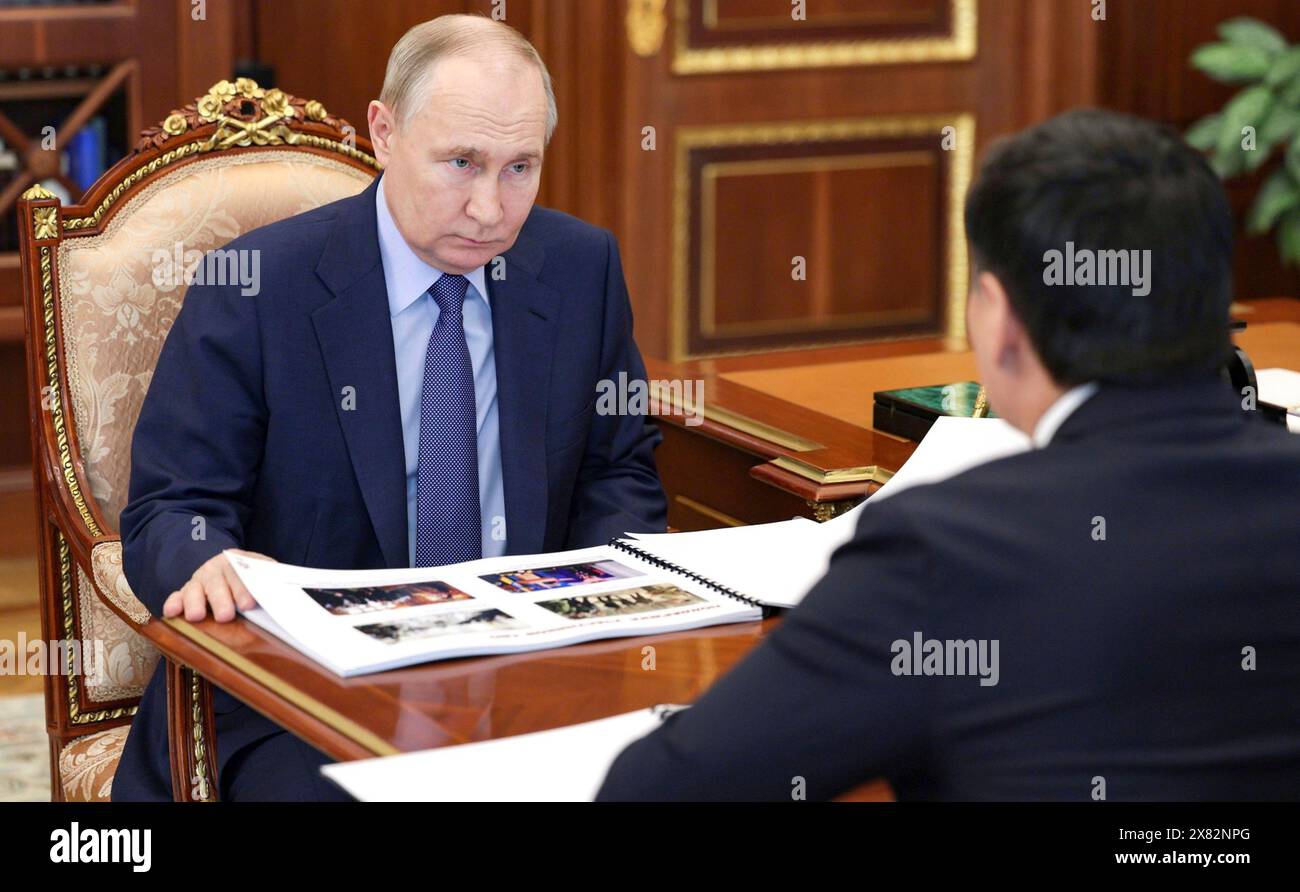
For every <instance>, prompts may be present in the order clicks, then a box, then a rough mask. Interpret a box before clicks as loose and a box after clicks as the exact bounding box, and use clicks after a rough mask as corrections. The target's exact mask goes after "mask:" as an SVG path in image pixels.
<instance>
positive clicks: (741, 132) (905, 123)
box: [669, 112, 975, 361]
mask: <svg viewBox="0 0 1300 892" xmlns="http://www.w3.org/2000/svg"><path fill="white" fill-rule="evenodd" d="M947 128H951V130H947ZM917 136H933V137H934V139H935V141H936V146H937V147H938V146H943V147H944V149H945V150H944V151H943V156H944V157H947V159H948V170H947V177H946V185H947V189H946V194H945V195H944V208H943V217H944V224H945V225H944V228H945V233H946V238H945V243H944V245H943V251H944V263H945V275H944V277H943V284H942V287H943V295H944V303H945V307H946V309H945V313H944V316H945V334H946V335H947V336H950V337H955V338H963V337H965V335H966V294H967V290H968V288H969V281H968V279H969V264H968V259H967V256H966V231H965V222H964V217H963V209H964V205H965V199H966V191H967V189H968V188H969V187H970V181H971V177H972V176H973V174H974V163H975V117H974V115H972V114H970V113H966V112H961V113H955V114H918V115H891V116H880V117H866V118H841V119H832V120H813V121H784V122H763V123H753V124H729V125H721V126H701V127H692V126H686V127H679V128H678V129H677V132H676V160H675V165H676V166H675V171H674V176H673V180H674V183H673V288H672V295H671V308H670V319H671V332H670V345H669V351H670V356H669V358H670V359H672V360H674V361H680V360H683V359H688V358H691V357H693V356H718V355H724V354H735V353H745V352H752V351H749V350H726V349H723V350H704V351H699V352H692V350H691V348H690V329H691V323H692V319H691V309H692V301H691V300H690V294H691V287H692V283H691V281H690V254H691V241H690V239H691V230H692V223H693V221H692V218H691V198H692V188H693V187H694V188H700V189H705V188H706V186H707V183H706V182H705V181H704V180H705V178H704V177H703V176H701V179H700V182H699V183H693V182H692V176H691V155H692V153H693V152H696V151H699V150H701V149H713V148H720V147H732V146H734V147H751V146H775V145H795V144H800V143H808V144H810V145H814V144H815V145H820V146H824V145H825V144H826V143H835V142H849V141H854V140H863V139H889V138H905V137H917ZM941 141H942V142H941ZM949 146H950V147H949ZM816 157H817V159H818V160H817V161H816V162H813V161H812V159H811V158H808V159H784V161H783V163H786V164H789V163H794V162H803V163H808V164H817V165H826V164H831V163H848V162H846V161H844V159H845V158H847V157H851V156H850V155H849V153H846V155H844V156H834V155H820V156H816ZM837 158H838V159H840V160H839V161H838V162H837V161H835V160H834V159H837ZM723 163H724V164H729V163H731V162H723ZM742 163H748V162H742ZM714 167H715V170H716V169H719V167H718V165H714ZM722 169H725V168H722ZM705 197H706V196H704V195H702V196H701V198H702V199H704V198H705ZM708 210H709V209H708V207H707V204H706V202H705V201H703V200H702V201H701V213H702V216H703V215H706V214H707V213H708ZM700 238H701V243H702V244H701V248H702V250H701V264H700V281H698V282H696V283H694V284H695V287H696V289H697V291H696V293H697V295H698V297H699V300H698V301H697V302H695V306H696V307H698V308H699V309H700V310H701V311H702V312H703V311H706V310H707V309H708V308H707V307H706V305H705V301H706V300H707V299H708V294H709V291H710V288H711V285H710V282H709V279H708V277H709V276H711V266H710V265H711V258H709V257H707V256H704V254H705V251H706V250H707V249H708V247H709V244H710V242H711V239H712V234H710V233H706V232H704V227H703V225H702V226H701V232H700ZM881 318H883V317H881ZM698 321H699V322H700V323H704V322H706V321H707V319H704V318H701V319H700V320H698ZM893 321H906V320H893ZM859 340H860V339H859ZM849 342H851V341H849ZM819 343H821V342H819Z"/></svg>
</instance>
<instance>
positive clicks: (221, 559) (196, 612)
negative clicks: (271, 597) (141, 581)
mask: <svg viewBox="0 0 1300 892" xmlns="http://www.w3.org/2000/svg"><path fill="white" fill-rule="evenodd" d="M230 550H231V551H233V552H234V553H235V554H242V555H246V556H247V557H254V558H261V559H262V560H265V561H269V560H273V558H269V557H267V556H266V555H264V554H258V553H257V552H255V551H241V550H239V549H237V548H232V549H230ZM236 605H238V607H239V609H240V610H252V609H253V608H254V607H256V606H257V602H256V601H254V600H253V596H252V595H250V594H249V593H248V589H246V588H244V583H242V582H240V581H239V576H238V575H237V574H236V573H235V569H234V567H232V566H230V561H228V560H226V555H225V554H224V553H222V554H218V555H216V556H215V557H213V558H211V559H210V560H208V561H207V562H206V563H205V564H203V566H201V567H199V568H198V569H197V570H195V571H194V575H193V576H191V577H190V581H189V582H187V583H185V585H184V586H182V587H181V589H180V591H175V592H172V593H171V594H170V595H168V596H167V600H166V601H164V602H163V616H164V617H168V618H170V617H174V616H180V615H181V614H182V613H183V614H184V615H185V618H186V619H187V620H189V621H190V622H192V623H197V622H200V621H201V620H203V618H204V617H206V616H207V615H208V607H209V606H211V608H212V618H213V619H215V620H216V621H217V622H219V623H228V622H230V621H231V620H232V619H234V618H235V616H236V613H235V606H236Z"/></svg>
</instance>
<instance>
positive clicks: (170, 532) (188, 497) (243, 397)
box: [121, 285, 266, 615]
mask: <svg viewBox="0 0 1300 892" xmlns="http://www.w3.org/2000/svg"><path fill="white" fill-rule="evenodd" d="M257 300H259V298H258V297H257V296H243V295H241V294H240V293H239V289H238V286H234V287H228V286H216V285H207V286H204V285H193V286H191V287H190V289H189V291H188V293H187V294H186V296H185V300H184V302H183V303H182V305H181V311H180V313H179V314H177V317H176V322H175V324H174V325H173V326H172V330H171V332H170V333H169V334H168V335H167V340H166V342H165V343H164V344H163V349H162V353H161V355H160V356H159V358H158V365H157V367H156V368H155V369H154V374H153V379H152V381H151V382H150V384H149V391H148V393H147V394H146V396H145V399H144V405H143V406H142V408H141V410H140V418H139V421H138V422H137V423H136V427H135V434H134V437H133V439H132V441H131V486H130V493H129V501H128V503H127V506H126V507H125V508H124V509H123V510H122V515H121V533H122V566H123V569H124V570H125V572H126V577H127V580H128V581H129V582H130V583H131V588H132V589H133V590H134V592H135V593H136V595H137V597H139V598H140V600H141V601H142V602H143V603H144V604H145V606H147V607H148V608H149V609H150V611H152V612H153V613H154V614H155V615H159V614H160V613H161V611H162V604H163V601H164V600H166V598H167V596H168V595H169V594H171V593H172V592H173V591H175V590H177V589H179V588H180V587H181V586H182V585H184V584H185V582H186V581H188V580H189V578H190V576H191V575H192V574H193V573H194V571H195V570H196V569H197V568H198V567H199V566H200V565H201V564H203V562H204V561H206V560H208V559H209V558H211V557H212V556H213V555H215V554H217V553H219V552H220V551H222V550H223V549H226V548H238V547H242V544H243V542H244V533H245V529H246V526H247V524H248V521H249V516H250V513H251V509H250V505H251V502H252V491H253V486H254V485H255V483H256V480H257V473H258V468H259V465H260V462H261V457H262V449H263V444H264V441H265V434H266V406H265V402H264V399H263V392H262V364H261V363H262V359H261V347H260V343H259V330H258V322H257V314H256V307H255V302H256V301H257ZM195 518H201V519H202V520H201V523H196V522H195Z"/></svg>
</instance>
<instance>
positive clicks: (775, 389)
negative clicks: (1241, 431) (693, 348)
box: [647, 298, 1300, 530]
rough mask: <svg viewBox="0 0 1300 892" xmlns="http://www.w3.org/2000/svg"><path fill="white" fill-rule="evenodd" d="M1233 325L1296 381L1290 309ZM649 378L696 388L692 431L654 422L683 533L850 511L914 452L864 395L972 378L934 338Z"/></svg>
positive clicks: (1295, 318)
mask: <svg viewBox="0 0 1300 892" xmlns="http://www.w3.org/2000/svg"><path fill="white" fill-rule="evenodd" d="M1233 315H1234V316H1235V317H1237V318H1240V319H1244V320H1245V321H1246V322H1247V326H1248V327H1247V329H1246V331H1245V332H1243V333H1241V334H1240V335H1239V336H1238V338H1237V342H1238V343H1239V344H1240V345H1241V346H1242V347H1244V348H1245V350H1246V352H1247V353H1248V354H1249V355H1250V357H1251V360H1252V362H1253V363H1254V365H1255V367H1256V368H1257V369H1259V368H1270V367H1273V366H1285V367H1287V368H1293V369H1300V301H1297V300H1294V299H1291V298H1270V299H1267V300H1257V301H1251V302H1249V303H1245V304H1239V305H1236V306H1234V308H1233ZM647 366H648V371H649V374H650V377H651V378H652V379H664V380H671V379H683V380H691V381H699V382H701V384H702V387H703V392H704V413H703V415H704V420H703V422H702V423H701V424H698V425H688V424H686V423H685V419H684V417H683V415H682V414H681V413H680V412H661V413H660V415H659V418H658V421H659V426H660V429H661V430H662V431H663V434H664V443H663V445H662V446H661V447H660V449H659V453H658V455H657V459H658V461H659V470H660V476H661V477H662V478H663V481H664V489H665V490H666V491H667V494H668V500H669V513H668V522H669V523H670V524H671V525H672V526H673V527H674V528H676V529H682V530H695V529H709V528H714V527H719V526H726V525H736V524H741V523H763V522H767V521H773V520H786V519H788V518H790V517H792V516H795V515H802V516H805V517H811V518H813V519H816V520H827V519H829V518H831V517H833V516H835V515H836V514H838V513H841V512H842V511H845V510H847V509H848V508H851V507H853V506H854V505H855V504H857V503H858V502H859V501H861V500H862V499H863V498H865V497H866V496H867V495H869V494H870V493H872V492H874V491H875V490H876V489H877V488H879V486H880V484H881V483H883V482H884V481H886V480H888V479H889V477H890V475H891V474H892V473H893V472H894V471H896V470H897V469H898V468H899V466H900V465H902V463H903V462H904V461H906V460H907V458H908V457H909V456H910V455H911V454H912V450H913V449H914V448H915V444H913V443H912V442H910V441H908V440H903V439H901V438H898V437H894V436H891V435H889V434H884V433H881V432H879V431H877V430H875V429H873V428H872V426H871V407H872V394H873V393H874V392H875V391H877V390H889V389H893V388H898V387H915V386H920V385H924V384H945V383H949V382H953V381H965V380H975V379H976V378H977V377H978V375H977V374H976V371H975V361H974V358H973V357H972V355H971V354H970V352H969V351H968V350H967V349H966V345H965V343H964V342H958V341H951V340H942V339H934V338H930V339H916V340H908V341H896V342H892V343H883V344H866V345H856V346H848V347H833V348H822V349H815V350H800V351H789V352H784V353H768V354H762V355H754V356H732V357H724V358H720V359H709V360H696V361H693V362H686V363H667V362H659V361H655V360H647Z"/></svg>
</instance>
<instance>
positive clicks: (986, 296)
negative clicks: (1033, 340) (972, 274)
mask: <svg viewBox="0 0 1300 892" xmlns="http://www.w3.org/2000/svg"><path fill="white" fill-rule="evenodd" d="M976 291H977V293H978V297H977V299H978V300H980V301H981V302H982V304H983V305H982V306H981V307H980V314H981V316H982V317H983V325H982V328H983V333H984V336H985V337H986V338H988V339H989V343H988V345H987V346H988V355H989V356H990V357H991V358H992V359H993V361H994V362H996V363H997V364H998V365H999V366H1000V367H1002V368H1003V369H1006V370H1007V371H1012V370H1014V369H1015V368H1016V366H1017V365H1018V363H1019V361H1020V360H1021V356H1020V352H1021V350H1023V348H1024V347H1025V346H1026V345H1027V343H1028V342H1027V341H1026V339H1025V329H1024V326H1023V325H1021V324H1020V318H1019V317H1018V316H1016V312H1015V308H1014V307H1012V305H1011V298H1010V297H1009V296H1008V295H1007V289H1006V288H1004V287H1003V286H1002V280H1001V279H999V278H998V277H997V276H996V275H994V274H993V273H991V272H988V271H987V270H985V271H983V272H981V273H980V274H979V276H978V277H977V279H976Z"/></svg>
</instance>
